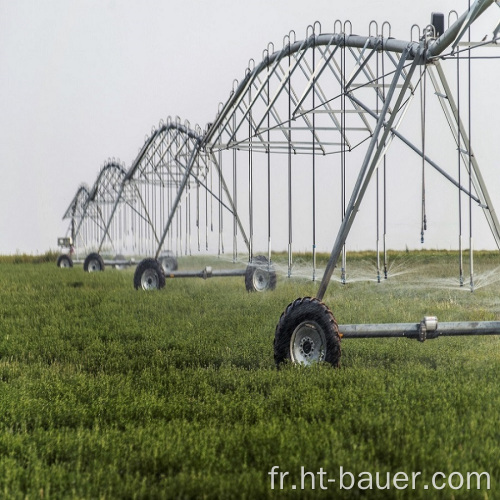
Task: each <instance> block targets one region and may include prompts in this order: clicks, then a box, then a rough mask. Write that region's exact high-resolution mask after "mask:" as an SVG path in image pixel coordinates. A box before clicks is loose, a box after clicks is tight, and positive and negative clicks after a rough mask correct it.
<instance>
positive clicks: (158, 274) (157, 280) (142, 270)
mask: <svg viewBox="0 0 500 500" xmlns="http://www.w3.org/2000/svg"><path fill="white" fill-rule="evenodd" d="M164 286H165V274H164V273H163V268H162V267H161V265H160V263H159V262H158V261H157V260H156V259H144V260H142V261H141V262H139V265H138V266H137V267H136V269H135V273H134V288H135V289H136V290H139V288H141V289H142V290H159V289H160V288H164Z"/></svg>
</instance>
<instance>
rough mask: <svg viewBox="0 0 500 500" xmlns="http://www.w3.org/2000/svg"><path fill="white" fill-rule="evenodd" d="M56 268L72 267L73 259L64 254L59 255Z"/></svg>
mask: <svg viewBox="0 0 500 500" xmlns="http://www.w3.org/2000/svg"><path fill="white" fill-rule="evenodd" d="M57 267H73V259H72V258H71V257H70V256H69V255H67V254H65V253H64V254H62V255H59V257H57Z"/></svg>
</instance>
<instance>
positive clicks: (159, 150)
mask: <svg viewBox="0 0 500 500" xmlns="http://www.w3.org/2000/svg"><path fill="white" fill-rule="evenodd" d="M493 3H497V4H498V6H500V2H499V1H497V2H494V0H476V1H475V2H474V3H473V4H472V5H471V6H470V7H469V9H467V11H466V12H465V13H464V14H462V15H461V16H459V15H458V14H457V13H456V12H452V13H450V15H449V16H448V24H447V26H448V27H447V28H445V24H446V23H445V16H444V15H442V14H432V20H431V24H430V25H428V26H427V27H426V28H425V29H424V30H420V28H418V26H414V27H413V28H412V30H411V40H410V41H405V40H399V39H396V38H393V37H392V36H391V26H390V25H389V23H384V24H382V25H381V26H380V27H379V25H378V24H377V23H376V22H372V23H370V26H369V31H370V33H369V35H368V36H359V35H355V34H352V26H351V24H350V22H348V21H347V22H344V23H341V22H340V21H336V22H335V24H334V32H333V33H324V32H322V29H321V25H320V24H319V23H318V22H317V23H315V24H314V25H313V26H310V27H309V28H308V31H307V37H306V38H305V39H304V40H302V41H298V40H297V39H296V36H295V33H294V32H291V33H290V34H289V35H287V36H286V37H285V38H284V40H283V47H282V48H281V49H279V50H275V48H274V46H273V45H272V44H270V45H269V46H268V48H267V49H266V50H265V51H264V52H263V58H262V61H261V62H260V63H258V64H256V63H255V62H254V61H251V62H250V64H249V67H248V69H247V71H246V73H245V76H244V78H243V79H242V81H241V82H235V83H234V85H233V90H232V92H231V93H230V96H229V99H228V100H227V101H226V102H225V103H224V104H221V105H220V106H219V111H218V113H217V115H216V118H215V120H214V121H213V123H209V124H208V125H207V126H206V128H205V130H201V129H200V127H198V126H196V127H194V128H191V127H190V125H189V123H188V122H184V123H181V121H180V120H179V119H175V120H172V119H168V120H167V121H166V122H165V123H163V122H160V125H159V127H158V128H155V129H153V130H152V132H151V134H150V135H149V136H148V137H146V140H145V142H144V145H143V146H142V148H141V149H140V150H139V153H138V155H137V157H136V159H135V160H134V162H133V163H132V165H131V167H130V168H129V169H128V170H126V169H125V168H124V166H123V165H122V164H120V163H119V162H118V161H115V160H109V161H108V162H107V163H106V164H105V165H104V167H103V168H102V169H101V172H100V174H99V176H98V178H97V180H96V182H95V184H94V186H93V187H92V188H91V189H89V188H88V187H86V186H81V187H80V188H79V189H78V191H77V193H76V195H75V197H74V198H73V201H72V202H71V204H70V206H69V208H68V210H67V211H66V213H65V218H68V219H70V228H69V230H68V232H69V235H70V236H67V237H66V238H65V239H61V240H62V241H61V243H62V244H63V245H66V246H71V248H72V251H73V248H76V249H78V251H79V250H80V248H83V249H85V250H88V249H91V250H92V251H91V252H90V253H89V254H88V255H87V256H86V258H85V259H84V261H83V264H84V268H85V270H87V271H96V270H103V269H104V266H105V265H106V264H110V265H114V266H115V267H121V266H124V265H130V264H135V260H134V259H133V258H129V259H125V258H124V257H123V255H125V254H128V255H134V256H144V255H149V256H153V257H149V258H145V259H142V260H141V261H140V262H139V264H138V265H137V268H136V271H135V275H134V286H135V287H136V288H143V289H157V288H162V287H163V286H165V278H169V277H201V278H208V277H212V276H235V275H244V276H245V283H246V287H247V289H248V290H258V291H261V290H266V289H272V288H274V286H275V285H276V272H275V270H274V267H273V264H272V262H271V254H272V247H271V242H272V241H274V236H273V238H272V235H275V233H276V232H279V233H280V234H279V236H281V237H282V238H283V237H284V238H285V239H286V240H287V241H286V246H287V249H288V266H287V268H288V269H287V274H288V276H289V277H290V276H291V275H292V274H293V270H294V267H293V251H292V250H293V245H294V235H295V234H297V227H299V228H301V229H300V232H301V233H303V232H304V229H303V228H304V227H305V228H307V229H306V230H307V231H308V232H309V233H310V238H311V248H312V279H313V280H315V279H316V273H317V267H316V249H317V247H318V246H319V245H320V244H324V243H325V240H326V241H331V239H332V238H333V236H334V235H333V233H331V228H332V226H334V225H335V220H334V219H335V217H334V215H333V214H334V213H337V214H338V222H339V225H340V227H339V229H338V232H337V235H336V238H335V243H334V245H333V249H332V251H331V254H330V258H329V260H328V263H327V265H326V269H324V272H323V277H322V279H321V282H320V285H319V290H318V293H317V295H316V297H314V298H311V297H306V298H300V299H297V300H295V301H294V302H292V303H291V304H289V305H288V307H287V308H286V310H285V311H284V312H283V314H282V315H281V318H280V320H279V322H278V325H277V327H276V331H275V340H274V357H275V362H276V364H277V365H278V366H279V365H280V364H281V363H282V362H284V361H286V360H291V361H292V362H298V363H303V364H309V363H312V362H317V361H326V362H328V363H331V364H332V365H338V363H339V360H340V352H341V350H340V338H341V337H343V338H353V337H357V338H359V337H396V336H400V337H408V338H415V339H418V340H420V341H424V340H426V339H431V338H436V337H438V336H440V335H484V334H500V322H479V323H438V321H437V319H436V318H435V317H425V318H424V319H423V320H422V321H421V322H419V323H415V324H388V325H341V326H338V325H337V322H336V320H335V318H334V317H333V315H332V313H331V311H330V310H329V308H328V307H327V306H326V305H325V304H324V303H323V302H322V301H323V297H324V296H325V292H326V290H327V287H328V285H329V283H330V281H331V279H332V276H333V273H334V270H335V268H336V267H337V264H338V263H340V264H341V266H340V267H341V281H342V282H345V280H346V249H345V248H346V247H345V243H346V239H347V237H348V235H349V232H350V230H351V227H352V225H353V223H354V220H355V218H356V215H357V214H358V212H359V210H360V206H361V203H362V201H363V199H364V197H365V194H366V193H367V190H368V187H369V185H370V184H372V185H375V188H376V210H375V216H376V247H377V280H378V281H380V280H381V278H382V277H383V278H387V276H388V259H387V245H386V239H387V210H388V208H387V206H388V202H387V200H388V194H387V192H388V190H389V189H390V186H388V183H387V179H388V178H389V177H388V176H389V174H388V165H387V160H388V156H389V155H388V151H389V148H390V146H391V145H392V144H393V142H397V143H399V146H400V147H404V148H408V149H407V150H408V152H409V153H410V155H414V156H415V157H416V158H418V161H419V162H420V165H419V166H420V169H421V209H422V210H421V215H422V217H421V241H422V243H423V241H424V233H425V231H426V229H427V214H426V197H425V193H426V175H425V174H426V170H429V168H431V169H432V172H433V173H437V175H438V176H440V177H442V178H444V179H445V180H446V181H447V182H448V183H449V184H450V185H451V186H454V188H455V189H456V192H457V193H458V219H459V224H458V225H459V235H458V240H459V254H460V262H459V273H460V284H461V285H463V284H464V270H463V261H462V252H463V245H462V237H463V235H462V229H463V226H464V223H463V222H462V212H467V210H466V209H467V205H468V212H469V213H468V217H467V221H468V224H469V254H470V258H469V265H470V269H469V273H470V288H471V290H473V289H474V270H473V258H472V257H473V239H472V204H473V203H474V204H476V205H477V206H479V208H480V209H481V210H482V212H483V214H484V216H485V218H486V221H487V223H488V225H489V228H490V230H491V233H492V235H493V238H494V240H495V242H496V244H497V246H498V247H499V248H500V224H499V221H498V219H497V216H496V213H495V210H494V208H493V204H492V202H491V199H490V196H489V194H488V191H487V189H486V183H485V181H484V180H483V177H482V175H481V171H480V169H479V164H478V160H477V157H476V156H475V154H474V153H473V151H472V147H471V140H470V137H471V122H472V120H471V77H470V76H471V59H473V58H474V57H473V56H471V53H472V52H473V51H480V50H481V49H483V48H489V47H498V46H500V45H497V42H498V34H499V32H500V23H499V24H497V25H496V26H495V25H494V26H493V30H492V36H491V37H490V38H489V39H488V40H487V39H486V38H485V39H484V40H483V41H482V42H476V43H474V42H471V41H470V27H471V25H472V24H473V23H474V21H475V20H476V19H477V18H478V17H479V16H480V15H481V14H483V13H484V12H485V11H486V10H487V9H488V8H489V7H490V6H491V5H492V4H493ZM467 34H468V39H469V40H468V41H467V42H466V41H464V37H465V35H467ZM414 38H415V40H413V39H414ZM487 50H489V49H487ZM475 53H476V52H475ZM493 58H494V57H493ZM445 64H450V65H451V66H452V68H453V70H454V71H456V78H455V81H454V82H453V84H451V83H449V81H448V79H447V77H446V75H445V70H444V68H443V66H444V65H445ZM464 66H465V68H466V70H467V72H466V76H467V77H468V78H467V81H466V84H464V83H463V81H462V80H463V78H464V76H463V74H464ZM461 81H462V93H464V92H463V88H464V87H466V88H467V90H468V97H469V98H468V102H467V104H466V105H464V104H463V103H461V93H460V85H461ZM452 88H455V90H452ZM414 100H417V102H418V101H420V106H419V108H418V113H419V116H420V124H419V127H417V131H416V132H417V133H416V135H417V140H415V139H412V135H415V127H410V128H409V129H408V130H406V131H404V132H403V131H402V129H403V127H402V124H403V122H404V118H405V116H407V115H409V116H411V113H412V106H411V105H412V103H413V101H414ZM462 100H463V99H462ZM432 106H435V108H436V109H437V110H438V111H439V115H440V117H441V119H442V122H441V125H437V126H438V128H439V127H441V128H439V132H438V134H439V138H440V144H439V147H440V148H441V149H444V148H445V147H446V145H448V146H450V145H451V150H450V151H451V152H452V153H451V154H447V155H446V157H445V160H444V161H442V160H441V161H440V160H437V159H436V158H432V157H431V155H432V153H430V151H431V149H432V148H431V143H432V141H431V139H432V137H431V135H433V136H435V135H436V133H433V134H431V133H430V132H429V130H430V129H431V126H432V125H433V123H429V122H430V120H429V116H431V113H432V116H433V120H432V122H434V121H435V120H436V119H435V116H436V113H435V109H434V108H432ZM493 115H495V113H493ZM417 116H418V115H417ZM464 117H465V118H467V120H468V123H467V122H465V120H464ZM410 121H411V120H410ZM414 121H415V120H413V122H414ZM464 123H465V124H464ZM443 126H444V127H445V128H446V129H447V130H448V136H449V142H448V143H446V141H445V139H444V135H445V134H443V132H442V130H443ZM395 139H396V141H395ZM450 159H451V161H450ZM348 160H349V161H348ZM400 163H401V161H400ZM450 165H451V167H450ZM334 172H336V173H337V174H334ZM450 172H453V173H450ZM283 180H286V182H283ZM242 185H244V189H243V190H242V189H241V186H242ZM334 192H335V193H338V194H333V193H334ZM349 192H350V196H347V195H348V193H349ZM462 198H465V200H466V201H465V202H464V201H462ZM339 206H340V213H339V212H338V208H339ZM318 207H321V211H320V210H318ZM463 219H464V221H465V220H466V217H465V215H464V217H463ZM320 226H321V228H322V230H321V231H318V230H317V228H318V227H320ZM277 228H278V229H277ZM283 228H285V229H283ZM228 232H229V233H231V235H230V236H229V237H228ZM381 233H382V234H381ZM381 236H382V237H381ZM228 238H229V239H230V244H229V245H227V241H225V240H227V239H228ZM214 242H215V243H216V246H217V251H218V255H219V256H220V255H222V254H224V253H225V247H228V246H231V247H232V254H233V262H236V261H237V257H238V246H239V245H241V242H243V245H244V247H245V249H246V251H247V252H248V256H249V257H248V265H247V268H246V269H241V270H237V269H236V270H235V269H231V270H222V271H221V270H212V269H211V268H205V269H204V270H202V271H196V272H194V271H179V270H177V259H176V256H178V255H182V254H184V255H191V253H192V249H193V247H194V248H195V252H196V248H197V250H198V252H200V251H202V249H203V250H206V251H208V249H209V246H210V245H212V244H213V243H214ZM257 246H259V247H262V246H267V256H263V255H259V256H254V248H256V247H257ZM101 255H109V256H112V258H110V259H108V260H105V259H104V258H103V257H101ZM75 257H76V259H75ZM141 258H142V257H141ZM75 260H79V258H78V254H77V255H76V256H75V255H72V254H71V253H70V255H67V254H65V255H61V256H60V257H59V260H58V265H60V266H61V267H67V266H71V265H72V264H73V261H75ZM340 332H342V333H340Z"/></svg>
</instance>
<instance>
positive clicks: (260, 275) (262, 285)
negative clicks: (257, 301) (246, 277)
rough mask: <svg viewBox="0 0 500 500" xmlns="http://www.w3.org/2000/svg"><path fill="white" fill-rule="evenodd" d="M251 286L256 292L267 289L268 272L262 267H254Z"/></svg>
mask: <svg viewBox="0 0 500 500" xmlns="http://www.w3.org/2000/svg"><path fill="white" fill-rule="evenodd" d="M253 287H254V288H255V290H257V291H258V292H262V291H263V290H267V288H268V287H269V273H268V272H267V271H265V270H264V269H255V271H254V273H253Z"/></svg>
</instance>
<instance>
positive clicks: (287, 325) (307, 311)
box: [274, 297, 341, 368]
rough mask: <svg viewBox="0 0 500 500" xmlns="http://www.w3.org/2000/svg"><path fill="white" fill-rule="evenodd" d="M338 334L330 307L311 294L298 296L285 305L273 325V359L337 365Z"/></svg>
mask: <svg viewBox="0 0 500 500" xmlns="http://www.w3.org/2000/svg"><path fill="white" fill-rule="evenodd" d="M340 355H341V349H340V335H339V330H338V326H337V321H336V320H335V318H334V316H333V314H332V312H331V311H330V309H329V308H328V307H327V306H326V304H324V303H323V302H321V301H320V300H318V299H316V298H312V297H305V298H301V299H297V300H295V301H294V302H292V303H291V304H289V305H288V306H287V308H286V309H285V311H284V312H283V314H282V315H281V318H280V320H279V322H278V324H277V325H276V331H275V334H274V362H275V363H276V367H277V368H279V367H280V365H281V364H282V363H284V362H286V361H289V362H291V363H300V364H304V365H310V364H312V363H314V362H325V363H329V364H331V365H332V366H334V367H338V366H339V365H340Z"/></svg>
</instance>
